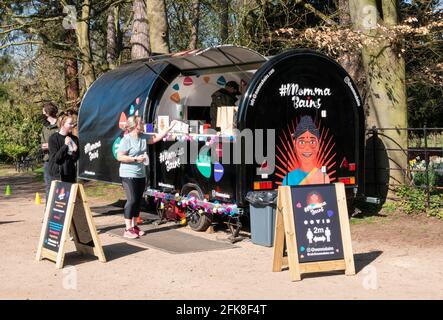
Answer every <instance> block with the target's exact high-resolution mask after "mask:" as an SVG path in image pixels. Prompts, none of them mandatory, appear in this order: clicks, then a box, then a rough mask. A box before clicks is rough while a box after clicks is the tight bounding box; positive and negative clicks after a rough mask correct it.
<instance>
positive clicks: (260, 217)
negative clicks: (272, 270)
mask: <svg viewBox="0 0 443 320" xmlns="http://www.w3.org/2000/svg"><path fill="white" fill-rule="evenodd" d="M246 200H247V201H248V202H249V203H250V204H249V212H250V218H251V219H250V220H251V241H252V243H254V244H258V245H261V246H266V247H272V246H273V244H274V227H275V208H276V204H277V191H250V192H248V194H247V195H246Z"/></svg>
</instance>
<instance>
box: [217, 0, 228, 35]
mask: <svg viewBox="0 0 443 320" xmlns="http://www.w3.org/2000/svg"><path fill="white" fill-rule="evenodd" d="M219 3H220V40H221V43H226V41H227V40H228V36H229V27H228V26H229V2H228V0H220V1H219Z"/></svg>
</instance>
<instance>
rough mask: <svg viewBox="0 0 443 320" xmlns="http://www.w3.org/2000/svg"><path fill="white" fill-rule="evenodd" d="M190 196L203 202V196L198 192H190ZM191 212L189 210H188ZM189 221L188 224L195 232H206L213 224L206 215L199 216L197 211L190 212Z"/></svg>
mask: <svg viewBox="0 0 443 320" xmlns="http://www.w3.org/2000/svg"><path fill="white" fill-rule="evenodd" d="M188 195H189V196H193V197H195V198H196V199H199V200H202V199H203V195H202V194H201V193H200V192H199V191H198V190H195V189H194V190H191V191H189V192H188ZM188 210H189V209H188ZM188 214H189V221H188V224H189V226H190V227H191V229H192V230H194V231H206V229H208V228H209V226H210V225H211V223H212V219H211V218H210V217H208V216H207V215H206V214H199V213H198V212H197V211H195V210H192V212H188Z"/></svg>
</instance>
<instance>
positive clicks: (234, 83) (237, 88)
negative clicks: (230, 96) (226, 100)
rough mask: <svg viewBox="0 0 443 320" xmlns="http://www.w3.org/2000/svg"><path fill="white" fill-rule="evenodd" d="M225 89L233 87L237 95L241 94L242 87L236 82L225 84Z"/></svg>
mask: <svg viewBox="0 0 443 320" xmlns="http://www.w3.org/2000/svg"><path fill="white" fill-rule="evenodd" d="M225 87H231V88H232V89H234V90H235V92H234V93H235V94H241V92H240V87H239V85H238V83H237V82H235V81H228V82H227V83H226V84H225Z"/></svg>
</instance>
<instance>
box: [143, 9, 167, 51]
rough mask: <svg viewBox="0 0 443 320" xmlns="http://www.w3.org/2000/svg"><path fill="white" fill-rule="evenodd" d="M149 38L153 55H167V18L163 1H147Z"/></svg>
mask: <svg viewBox="0 0 443 320" xmlns="http://www.w3.org/2000/svg"><path fill="white" fill-rule="evenodd" d="M147 7H148V21H149V26H150V28H149V38H150V40H151V48H152V52H153V53H159V54H167V53H169V35H168V18H167V15H166V5H165V1H164V0H148V4H147Z"/></svg>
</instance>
